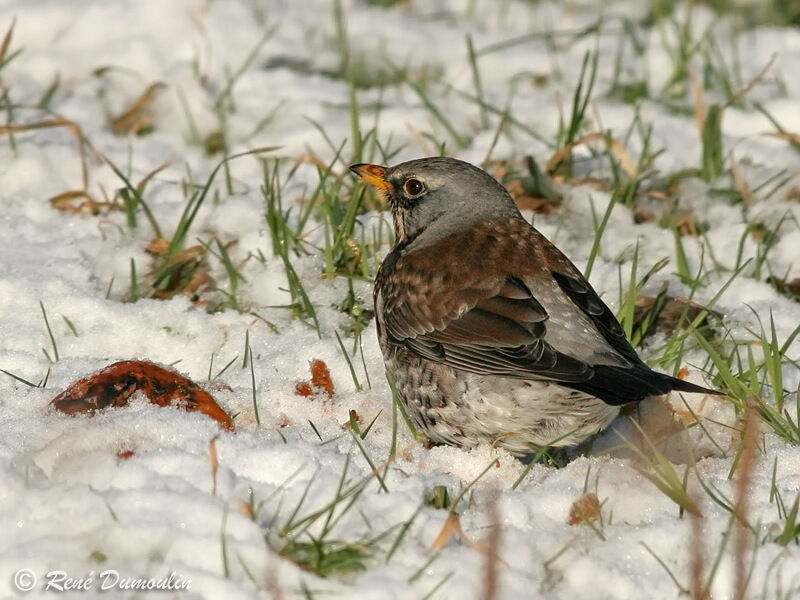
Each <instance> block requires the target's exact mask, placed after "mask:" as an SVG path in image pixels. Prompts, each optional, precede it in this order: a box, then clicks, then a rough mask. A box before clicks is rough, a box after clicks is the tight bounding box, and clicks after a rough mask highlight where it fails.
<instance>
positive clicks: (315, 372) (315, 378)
mask: <svg viewBox="0 0 800 600" xmlns="http://www.w3.org/2000/svg"><path fill="white" fill-rule="evenodd" d="M311 383H312V385H313V386H314V387H318V388H322V389H323V390H325V391H326V392H328V396H333V381H332V380H331V372H330V371H329V370H328V365H326V364H325V363H324V362H323V361H321V360H319V359H314V360H312V361H311Z"/></svg>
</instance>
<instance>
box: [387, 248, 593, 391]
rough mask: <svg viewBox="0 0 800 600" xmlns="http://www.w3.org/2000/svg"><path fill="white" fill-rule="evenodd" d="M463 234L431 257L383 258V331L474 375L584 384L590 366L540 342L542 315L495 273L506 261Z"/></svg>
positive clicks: (516, 285)
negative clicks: (465, 237)
mask: <svg viewBox="0 0 800 600" xmlns="http://www.w3.org/2000/svg"><path fill="white" fill-rule="evenodd" d="M471 234H472V237H473V238H474V239H457V240H455V239H454V240H450V243H448V244H446V245H444V246H443V247H441V248H439V249H438V250H437V251H436V252H433V251H430V252H415V253H414V254H413V256H408V255H406V256H404V255H403V254H402V253H395V254H394V255H390V256H389V257H387V260H386V262H385V263H384V266H383V267H382V271H383V273H386V275H384V276H381V275H379V278H378V279H379V281H380V282H381V284H380V288H379V291H380V297H381V298H382V303H383V304H382V321H383V323H382V327H384V328H385V333H386V334H387V335H388V336H389V337H390V339H391V340H392V341H393V342H395V343H398V344H402V345H404V346H406V347H407V348H408V349H410V350H412V351H413V352H415V353H417V354H418V355H420V356H422V357H423V358H427V359H429V360H433V361H436V362H441V363H444V364H447V365H449V366H451V367H453V368H456V369H461V370H464V371H467V372H471V373H476V374H479V375H501V376H506V377H515V378H521V379H548V380H553V381H561V382H582V381H586V380H588V379H589V378H591V377H592V373H593V371H592V368H591V366H590V365H588V364H587V363H585V362H583V361H581V360H579V359H577V358H575V357H572V356H569V355H568V354H566V353H563V352H559V351H557V350H555V349H554V348H553V347H552V346H551V345H550V344H549V343H548V342H547V341H546V340H545V339H544V337H545V334H546V328H547V324H546V323H547V320H548V318H549V316H548V314H547V312H546V310H545V309H544V308H543V307H542V305H541V304H540V303H539V302H538V301H537V299H536V298H535V297H534V295H533V294H532V293H531V290H530V289H529V288H528V287H527V286H526V284H525V283H524V282H523V281H522V280H520V279H518V278H515V277H513V276H509V275H507V274H506V273H504V272H502V269H498V268H497V265H498V264H506V261H507V260H508V259H509V258H511V257H504V256H501V255H499V254H498V252H497V251H496V250H495V249H493V248H491V247H485V248H481V245H480V244H475V243H473V242H475V241H476V240H481V239H483V238H481V236H480V235H479V232H478V233H476V232H471ZM495 241H496V240H495Z"/></svg>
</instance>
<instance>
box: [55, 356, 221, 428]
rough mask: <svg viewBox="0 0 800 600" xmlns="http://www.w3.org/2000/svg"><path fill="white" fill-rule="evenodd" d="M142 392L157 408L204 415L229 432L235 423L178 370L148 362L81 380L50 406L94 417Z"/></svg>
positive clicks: (112, 367) (122, 365)
mask: <svg viewBox="0 0 800 600" xmlns="http://www.w3.org/2000/svg"><path fill="white" fill-rule="evenodd" d="M136 392H141V393H143V394H144V395H145V396H147V398H148V399H149V400H150V402H151V403H153V404H155V405H157V406H177V407H180V408H183V409H184V410H187V411H190V412H195V411H196V412H201V413H203V414H205V415H207V416H209V417H211V418H212V419H214V420H215V421H217V422H218V423H219V424H220V425H221V426H222V427H224V428H225V429H229V430H232V429H233V421H232V420H231V418H230V416H228V414H227V413H226V412H225V411H224V410H222V409H221V408H220V407H219V405H218V404H217V402H216V401H215V400H214V398H213V397H212V396H211V394H209V393H208V392H206V391H205V390H204V389H202V388H201V387H200V386H198V385H197V384H196V383H194V382H193V381H192V380H190V379H187V378H186V377H184V376H183V375H181V374H180V373H178V372H177V371H173V370H171V369H166V368H164V367H161V366H159V365H156V364H154V363H151V362H148V361H138V360H125V361H122V362H118V363H114V364H113V365H110V366H108V367H106V368H105V369H103V370H101V371H98V372H97V373H94V374H93V375H89V376H88V377H84V378H83V379H79V380H78V381H76V382H75V383H73V384H72V385H71V386H69V387H68V388H67V389H66V390H64V391H63V392H61V393H60V394H59V395H58V396H56V397H55V398H54V399H53V400H52V402H51V403H50V404H52V405H53V406H54V407H55V408H56V409H57V410H60V411H61V412H63V413H66V414H68V415H76V414H82V413H87V414H89V415H92V414H94V412H95V411H98V410H102V409H104V408H107V407H109V406H127V405H128V401H129V400H130V399H131V397H132V396H133V395H134V394H135V393H136Z"/></svg>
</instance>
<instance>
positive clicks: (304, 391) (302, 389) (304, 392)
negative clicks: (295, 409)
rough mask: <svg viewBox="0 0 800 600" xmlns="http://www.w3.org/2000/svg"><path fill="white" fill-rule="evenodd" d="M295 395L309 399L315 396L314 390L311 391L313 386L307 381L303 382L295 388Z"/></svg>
mask: <svg viewBox="0 0 800 600" xmlns="http://www.w3.org/2000/svg"><path fill="white" fill-rule="evenodd" d="M294 393H295V394H297V395H298V396H303V397H305V398H308V397H309V396H313V395H314V390H313V389H311V385H310V384H309V383H308V382H307V381H301V382H300V383H298V384H297V385H296V386H295V387H294Z"/></svg>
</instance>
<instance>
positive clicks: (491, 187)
mask: <svg viewBox="0 0 800 600" xmlns="http://www.w3.org/2000/svg"><path fill="white" fill-rule="evenodd" d="M350 170H351V171H353V172H354V173H355V174H356V175H358V176H359V177H360V178H361V180H362V181H363V182H364V183H368V184H369V185H372V186H374V187H375V188H376V189H377V190H378V193H379V195H381V196H382V197H383V198H385V199H386V200H387V201H388V202H389V206H390V207H391V209H392V217H393V218H394V228H395V238H396V243H403V242H405V241H407V240H412V239H415V238H416V237H417V236H419V235H420V234H421V233H422V232H423V231H425V230H429V231H430V235H431V237H432V238H435V239H440V238H441V237H444V236H446V235H449V234H452V233H455V232H458V231H461V230H463V229H465V228H468V227H470V226H471V225H472V224H473V223H475V222H477V221H481V220H487V219H506V218H510V217H518V216H519V210H518V209H517V207H516V205H515V204H514V201H513V200H512V198H511V196H509V194H508V192H507V191H506V189H505V188H504V187H503V186H502V185H500V184H499V183H498V182H497V181H496V180H495V179H494V178H493V177H492V176H491V175H489V174H488V173H487V172H486V171H483V170H482V169H479V168H478V167H475V166H473V165H471V164H469V163H466V162H464V161H461V160H456V159H454V158H445V157H431V158H420V159H417V160H411V161H408V162H404V163H400V164H399V165H395V166H393V167H383V166H380V165H370V164H360V165H353V166H352V167H350ZM431 241H433V240H431Z"/></svg>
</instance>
